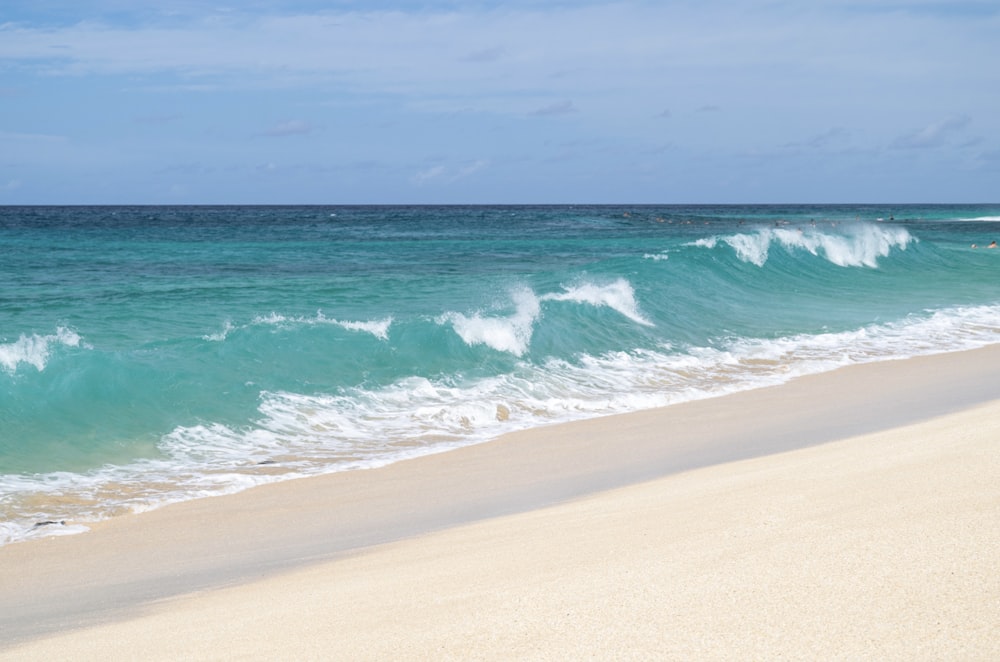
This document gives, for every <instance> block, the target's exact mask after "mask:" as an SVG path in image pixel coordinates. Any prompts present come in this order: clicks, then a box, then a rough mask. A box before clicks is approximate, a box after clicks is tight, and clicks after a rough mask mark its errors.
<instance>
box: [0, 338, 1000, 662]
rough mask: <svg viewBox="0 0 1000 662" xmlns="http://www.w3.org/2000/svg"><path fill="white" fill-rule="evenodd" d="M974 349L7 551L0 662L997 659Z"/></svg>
mask: <svg viewBox="0 0 1000 662" xmlns="http://www.w3.org/2000/svg"><path fill="white" fill-rule="evenodd" d="M997 366H1000V347H996V346H994V347H990V348H987V349H984V350H975V351H971V352H961V353H955V354H949V355H939V356H933V357H925V358H918V359H909V360H906V361H891V362H885V363H880V364H870V365H862V366H852V367H849V368H844V369H841V370H837V371H835V372H831V373H827V374H823V375H816V376H811V377H805V378H800V379H797V380H794V381H793V382H791V383H789V384H786V385H782V386H778V387H772V388H765V389H758V390H755V391H750V392H744V393H738V394H733V395H730V396H725V397H721V398H715V399H711V400H705V401H700V402H694V403H687V404H683V405H677V406H674V407H668V408H665V409H660V410H655V411H647V412H639V413H635V414H628V415H624V416H615V417H608V418H602V419H597V420H592V421H585V422H580V423H573V424H565V425H558V426H552V427H548V428H542V429H536V430H531V431H526V432H521V433H516V434H511V435H508V436H506V437H503V438H501V439H499V440H496V441H494V442H490V443H487V444H482V445H479V446H474V447H468V448H464V449H460V450H457V451H452V452H448V453H443V454H439V455H434V456H427V457H423V458H419V459H416V460H410V461H406V462H400V463H397V464H394V465H391V466H388V467H384V468H381V469H375V470H368V471H358V472H351V473H344V474H335V475H330V476H324V477H319V478H311V479H303V480H297V481H290V482H287V483H280V484H274V485H268V486H264V487H260V488H255V489H252V490H248V491H246V492H243V493H240V494H236V495H232V496H228V497H218V498H213V499H204V500H200V501H193V502H187V503H183V504H177V505H174V506H169V507H166V508H162V509H160V510H157V511H153V512H150V513H145V514H142V515H137V516H126V517H120V518H116V519H114V520H111V521H107V522H103V523H100V524H99V525H95V526H94V527H93V530H92V531H91V532H89V533H86V534H83V535H77V536H67V537H59V538H49V539H43V540H37V541H32V542H27V543H19V544H14V545H9V546H7V547H4V548H0V659H4V660H8V659H9V660H41V659H74V660H91V659H93V660H98V659H100V660H107V659H143V660H156V659H163V660H175V659H191V660H227V659H233V660H237V659H239V660H246V659H344V660H359V659H377V660H383V659H434V660H440V659H455V660H469V659H487V660H493V659H496V660H500V659H545V660H557V659H559V660H561V659H664V660H672V659H677V660H688V659H899V660H904V659H905V660H914V659H923V660H934V659H954V660H990V659H998V658H1000V636H998V635H997V632H998V631H1000V371H998V370H997V369H996V367H997Z"/></svg>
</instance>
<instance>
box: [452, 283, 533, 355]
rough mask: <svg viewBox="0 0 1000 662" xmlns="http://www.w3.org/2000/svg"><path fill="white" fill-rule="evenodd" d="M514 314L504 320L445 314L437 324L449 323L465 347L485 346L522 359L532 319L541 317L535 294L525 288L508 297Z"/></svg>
mask: <svg viewBox="0 0 1000 662" xmlns="http://www.w3.org/2000/svg"><path fill="white" fill-rule="evenodd" d="M511 298H512V299H513V301H514V306H515V311H514V313H513V314H512V315H510V316H507V317H486V316H483V315H482V314H481V313H476V314H474V315H472V316H466V315H463V314H462V313H456V312H449V313H445V314H444V315H442V316H441V317H440V318H438V320H437V321H438V323H439V324H451V325H452V328H453V329H454V330H455V333H457V334H458V335H459V337H460V338H461V339H462V340H463V341H465V343H466V344H467V345H487V346H488V347H492V348H493V349H495V350H497V351H499V352H509V353H511V354H513V355H514V356H523V355H524V353H525V352H526V351H527V350H528V346H529V344H530V343H531V336H532V333H533V331H534V325H535V320H536V319H538V316H539V315H540V314H541V305H540V304H539V301H538V297H537V296H535V293H534V292H532V291H531V290H529V289H528V288H522V289H519V290H515V291H514V292H512V294H511Z"/></svg>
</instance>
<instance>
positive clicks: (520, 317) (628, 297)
mask: <svg viewBox="0 0 1000 662" xmlns="http://www.w3.org/2000/svg"><path fill="white" fill-rule="evenodd" d="M511 298H512V300H513V303H514V308H515V310H514V312H513V313H512V314H511V315H508V316H496V317H490V316H486V315H483V314H482V313H475V314H472V315H465V314H463V313H458V312H448V313H445V314H444V315H441V316H440V317H439V318H438V319H437V322H438V324H451V325H452V328H453V329H454V330H455V333H457V334H458V335H459V337H461V338H462V340H463V341H464V342H465V343H466V344H467V345H487V346H488V347H492V348H493V349H495V350H497V351H499V352H509V353H511V354H513V355H514V356H523V355H524V353H525V352H526V351H527V350H528V347H529V346H530V344H531V337H532V334H533V333H534V327H535V321H536V320H537V319H538V317H539V316H540V315H541V313H542V306H541V303H542V302H545V301H565V302H572V303H579V304H585V305H590V306H594V307H606V308H610V309H612V310H614V311H615V312H617V313H619V314H621V315H622V316H624V317H626V318H628V319H630V320H632V321H633V322H636V323H638V324H642V325H643V326H653V323H652V322H650V321H649V320H647V319H646V318H645V317H643V316H642V313H640V311H639V305H638V303H637V302H636V299H635V290H634V289H633V288H632V285H631V284H630V283H629V282H628V281H627V280H625V279H623V278H619V279H617V280H615V281H613V282H611V283H607V284H603V285H602V284H597V283H587V282H585V283H580V284H578V285H573V286H569V287H565V286H564V287H563V291H562V292H552V293H548V294H543V295H541V296H539V295H537V294H536V293H535V292H533V291H532V290H531V289H529V288H521V289H518V290H515V291H514V292H512V294H511Z"/></svg>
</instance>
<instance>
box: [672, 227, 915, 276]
mask: <svg viewBox="0 0 1000 662" xmlns="http://www.w3.org/2000/svg"><path fill="white" fill-rule="evenodd" d="M916 241H917V239H916V238H915V237H913V236H912V235H911V234H910V233H909V232H907V230H906V229H905V228H894V227H881V226H877V225H872V224H870V223H863V224H859V225H847V226H845V229H844V233H843V234H833V233H827V232H822V231H819V230H817V229H815V228H812V227H810V228H761V229H760V230H757V231H756V232H753V233H739V234H731V235H725V236H715V237H707V238H705V239H699V240H697V241H695V242H692V243H690V244H687V245H688V246H697V247H700V248H709V249H712V248H715V247H716V246H717V245H719V244H725V245H727V246H729V247H730V248H732V249H733V250H734V251H735V252H736V257H737V258H739V259H740V260H741V261H742V262H749V263H751V264H754V265H756V266H758V267H763V266H764V264H766V263H767V260H768V256H769V254H770V251H771V249H772V248H773V247H774V246H780V247H782V248H784V249H785V250H788V251H795V250H804V251H807V252H808V253H810V254H812V255H815V256H817V257H822V258H824V259H826V260H827V261H828V262H830V263H832V264H835V265H837V266H838V267H869V268H873V269H874V268H876V267H878V259H879V258H884V257H888V256H889V253H890V252H891V251H892V249H894V248H895V249H899V250H906V247H907V246H909V245H910V244H911V243H914V242H916Z"/></svg>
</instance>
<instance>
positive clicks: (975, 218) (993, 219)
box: [958, 216, 1000, 222]
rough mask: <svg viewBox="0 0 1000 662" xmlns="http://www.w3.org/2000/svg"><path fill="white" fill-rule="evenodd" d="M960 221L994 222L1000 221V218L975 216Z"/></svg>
mask: <svg viewBox="0 0 1000 662" xmlns="http://www.w3.org/2000/svg"><path fill="white" fill-rule="evenodd" d="M958 220H960V221H983V222H990V221H992V222H996V221H1000V216H976V217H973V218H960V219H958Z"/></svg>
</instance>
